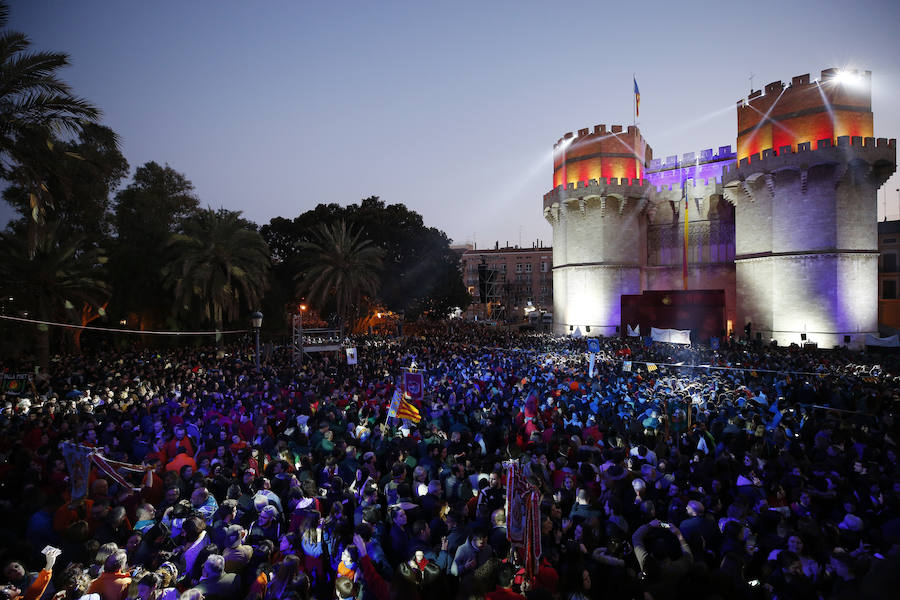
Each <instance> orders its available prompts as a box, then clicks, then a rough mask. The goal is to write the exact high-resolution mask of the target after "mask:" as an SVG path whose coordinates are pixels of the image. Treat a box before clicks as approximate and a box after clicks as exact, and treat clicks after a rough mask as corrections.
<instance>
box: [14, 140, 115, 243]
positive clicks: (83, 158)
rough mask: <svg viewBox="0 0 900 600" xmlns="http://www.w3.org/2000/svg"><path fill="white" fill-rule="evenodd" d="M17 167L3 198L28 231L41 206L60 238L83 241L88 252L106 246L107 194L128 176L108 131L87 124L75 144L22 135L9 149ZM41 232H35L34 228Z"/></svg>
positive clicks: (109, 215)
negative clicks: (89, 247)
mask: <svg viewBox="0 0 900 600" xmlns="http://www.w3.org/2000/svg"><path fill="white" fill-rule="evenodd" d="M11 152H12V155H13V156H15V157H16V159H17V160H16V163H15V164H14V165H13V166H12V167H11V168H10V169H9V170H8V172H7V179H8V180H9V181H10V185H9V187H7V188H6V189H5V190H4V191H3V198H4V199H5V200H6V201H7V202H8V203H9V204H10V205H12V206H13V207H14V208H15V209H16V211H17V212H19V214H21V215H22V217H23V219H22V223H21V224H20V226H24V227H26V228H27V227H28V221H29V220H30V217H33V215H32V212H33V210H34V208H35V203H34V202H33V201H32V195H33V194H35V193H37V194H40V195H42V196H45V197H44V198H43V200H42V202H43V206H44V214H45V216H46V218H47V220H49V221H51V222H54V223H56V227H57V229H58V233H59V234H60V235H82V236H85V240H86V241H87V242H88V243H89V244H90V245H92V246H99V245H102V244H104V243H106V242H107V241H108V239H109V237H110V235H111V233H112V211H111V194H112V192H113V190H114V189H115V188H116V187H118V185H119V182H120V181H121V180H122V178H123V177H124V176H125V175H126V174H127V173H128V161H126V160H125V157H124V156H122V153H121V152H120V151H119V149H118V147H117V140H116V136H115V134H114V133H113V131H112V130H111V129H109V128H107V127H103V126H101V125H94V124H86V125H85V126H83V127H82V129H81V131H80V132H79V133H78V135H77V136H76V137H75V138H74V139H70V140H58V139H50V140H48V139H47V138H46V136H45V135H44V132H43V131H40V130H32V131H28V132H24V131H23V135H20V136H19V137H18V138H17V139H16V141H15V143H14V144H13V147H12V150H11ZM38 229H39V228H38Z"/></svg>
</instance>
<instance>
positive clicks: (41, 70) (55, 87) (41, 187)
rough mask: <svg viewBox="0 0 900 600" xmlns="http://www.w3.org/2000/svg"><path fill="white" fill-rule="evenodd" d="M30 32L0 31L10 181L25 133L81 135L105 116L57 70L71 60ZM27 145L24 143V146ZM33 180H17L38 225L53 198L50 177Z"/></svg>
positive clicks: (3, 133) (3, 138)
mask: <svg viewBox="0 0 900 600" xmlns="http://www.w3.org/2000/svg"><path fill="white" fill-rule="evenodd" d="M8 18H9V8H8V6H7V5H6V3H0V28H5V27H6V25H7V21H8ZM30 47H31V42H30V40H29V39H28V37H27V36H25V35H24V34H22V33H19V32H16V31H7V30H5V29H4V31H2V32H0V178H2V179H5V180H8V178H9V177H10V171H11V170H12V169H14V168H16V167H17V166H22V159H23V158H24V157H23V156H22V155H17V154H16V146H17V145H18V144H19V142H20V141H22V139H23V138H30V139H31V140H32V141H33V140H35V139H42V140H43V141H44V142H52V138H53V136H54V135H60V134H63V133H65V134H77V133H78V132H80V131H81V130H82V128H83V127H84V126H85V124H87V123H89V122H94V121H96V120H97V119H98V118H99V117H100V111H99V110H98V109H97V108H95V107H94V106H93V105H91V104H90V103H89V102H87V101H86V100H84V99H83V98H79V97H77V96H75V95H73V94H72V91H71V89H70V88H69V86H68V85H67V84H66V83H64V82H63V81H62V80H61V79H59V78H58V77H57V72H58V71H59V70H60V69H61V68H63V67H65V66H67V65H68V64H69V57H68V55H66V54H64V53H61V52H35V51H32V50H30ZM19 149H20V150H21V146H19ZM39 173H40V170H36V171H35V173H34V174H35V177H33V178H32V179H31V180H30V181H28V180H27V179H26V178H25V177H23V175H24V173H22V172H21V171H20V173H19V176H18V178H17V179H18V181H17V183H19V184H23V183H25V182H26V181H27V183H25V185H24V187H25V188H26V189H27V190H28V192H29V194H30V196H29V204H30V207H29V210H28V211H27V214H25V217H26V219H28V220H30V221H31V222H33V223H36V224H42V223H43V222H44V221H45V220H46V218H47V217H46V211H47V208H48V203H52V199H53V198H52V196H51V195H50V194H49V193H47V190H46V184H45V182H44V181H43V180H42V179H41V178H40V177H39V176H37V175H38V174H39ZM37 237H38V236H37V234H36V233H35V232H32V233H31V235H30V238H31V239H30V240H29V244H30V247H31V251H32V252H34V251H35V245H36V244H37V243H38V242H37Z"/></svg>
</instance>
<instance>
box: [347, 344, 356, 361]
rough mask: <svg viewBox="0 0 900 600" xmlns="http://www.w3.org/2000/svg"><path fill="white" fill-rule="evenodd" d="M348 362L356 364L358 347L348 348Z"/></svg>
mask: <svg viewBox="0 0 900 600" xmlns="http://www.w3.org/2000/svg"><path fill="white" fill-rule="evenodd" d="M347 364H348V365H355V364H356V347H355V346H354V347H353V348H347Z"/></svg>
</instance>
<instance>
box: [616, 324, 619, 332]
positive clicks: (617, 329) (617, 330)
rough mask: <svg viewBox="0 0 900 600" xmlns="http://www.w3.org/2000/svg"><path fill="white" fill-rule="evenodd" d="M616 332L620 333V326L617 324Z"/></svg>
mask: <svg viewBox="0 0 900 600" xmlns="http://www.w3.org/2000/svg"><path fill="white" fill-rule="evenodd" d="M616 333H619V326H618V325H616Z"/></svg>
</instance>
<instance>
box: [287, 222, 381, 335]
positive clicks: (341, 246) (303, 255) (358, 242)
mask: <svg viewBox="0 0 900 600" xmlns="http://www.w3.org/2000/svg"><path fill="white" fill-rule="evenodd" d="M297 251H298V253H299V256H298V265H299V267H300V272H299V273H298V274H297V275H295V276H294V279H295V280H296V281H297V293H298V294H299V295H300V296H306V298H307V300H308V301H309V303H310V304H312V305H314V306H316V307H317V308H318V309H319V312H323V309H324V307H325V306H326V305H328V304H329V303H331V302H333V303H334V304H333V306H334V309H335V312H336V313H337V315H338V317H339V318H340V319H341V322H342V323H344V322H347V323H350V322H352V320H353V319H354V318H355V317H356V316H358V314H359V309H360V307H361V305H362V299H363V297H364V296H374V295H375V293H376V292H377V291H378V288H379V284H380V279H379V276H378V273H379V271H380V270H381V266H382V261H381V259H382V256H383V254H384V251H383V250H382V249H381V248H379V247H378V246H376V245H375V244H373V243H372V241H371V240H367V239H362V230H361V229H360V230H354V229H353V228H352V227H348V226H347V223H346V222H345V221H343V220H341V221H339V222H337V223H334V224H331V225H329V224H325V223H323V224H321V225H320V226H319V227H318V228H317V229H316V230H315V235H314V239H313V240H312V241H309V242H302V243H300V244H298V245H297Z"/></svg>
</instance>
